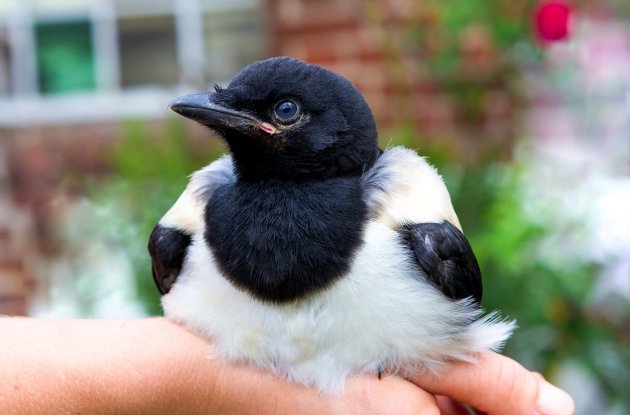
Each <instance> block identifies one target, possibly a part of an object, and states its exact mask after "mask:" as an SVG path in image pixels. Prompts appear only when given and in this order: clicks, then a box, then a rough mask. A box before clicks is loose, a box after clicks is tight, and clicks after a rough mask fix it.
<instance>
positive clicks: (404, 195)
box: [361, 147, 461, 229]
mask: <svg viewBox="0 0 630 415" xmlns="http://www.w3.org/2000/svg"><path fill="white" fill-rule="evenodd" d="M361 183H362V187H363V195H364V196H363V197H364V200H365V203H366V205H367V208H368V211H369V212H370V214H371V216H372V217H373V218H374V219H375V220H378V221H380V222H383V223H385V224H387V225H388V226H389V227H391V228H393V229H396V228H398V227H400V226H403V225H406V224H410V223H425V222H441V221H444V220H446V221H449V222H450V223H452V224H453V225H455V226H456V227H457V228H460V229H461V226H460V224H459V219H458V218H457V215H456V214H455V210H454V209H453V205H452V203H451V197H450V195H449V193H448V190H447V188H446V186H445V185H444V181H443V180H442V177H441V176H440V175H439V174H438V172H437V170H436V169H435V167H433V166H432V165H430V164H429V163H428V162H427V160H426V159H425V158H424V157H420V156H419V155H418V154H417V153H416V152H415V151H413V150H409V149H407V148H404V147H393V148H391V149H388V150H386V151H384V152H383V154H382V155H381V156H380V157H379V158H378V159H377V160H376V162H375V163H374V165H373V166H372V167H371V168H370V169H369V170H368V171H366V172H365V173H364V174H363V176H362V178H361Z"/></svg>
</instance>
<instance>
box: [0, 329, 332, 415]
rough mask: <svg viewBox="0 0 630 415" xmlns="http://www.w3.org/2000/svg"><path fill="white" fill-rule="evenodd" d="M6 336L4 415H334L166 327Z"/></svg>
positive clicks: (303, 392)
mask: <svg viewBox="0 0 630 415" xmlns="http://www.w3.org/2000/svg"><path fill="white" fill-rule="evenodd" d="M0 333H1V335H0V351H1V354H0V413H12V414H21V413H38V412H39V413H90V414H99V413H108V414H112V413H134V414H142V413H151V414H156V413H169V414H177V413H182V414H195V413H204V414H208V413H210V414H211V413H233V414H239V413H283V412H284V413H300V412H299V408H298V407H301V408H309V412H312V413H326V412H329V411H328V409H330V408H327V405H328V404H329V403H330V402H327V401H325V400H323V399H321V397H320V396H319V395H317V394H316V393H314V392H313V391H312V390H309V389H306V388H301V387H296V386H294V385H288V384H286V383H284V382H281V381H278V380H277V379H275V378H273V376H271V375H268V374H264V373H259V372H256V371H253V370H251V369H249V368H240V367H237V366H232V365H226V364H224V363H222V362H221V361H220V360H217V359H214V358H213V357H212V355H211V348H210V347H209V345H208V343H206V342H205V341H203V340H202V339H200V338H198V337H197V336H195V335H193V334H191V333H189V332H187V331H186V330H184V329H182V328H180V327H178V326H176V325H174V324H172V323H170V322H168V321H167V320H165V319H160V318H156V319H144V320H128V321H123V320H119V321H116V320H62V321H49V320H31V319H13V318H2V319H0ZM309 401H310V402H309Z"/></svg>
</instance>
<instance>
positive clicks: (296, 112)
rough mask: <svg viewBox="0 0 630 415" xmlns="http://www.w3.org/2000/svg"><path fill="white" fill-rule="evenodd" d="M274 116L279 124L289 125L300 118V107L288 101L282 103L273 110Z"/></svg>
mask: <svg viewBox="0 0 630 415" xmlns="http://www.w3.org/2000/svg"><path fill="white" fill-rule="evenodd" d="M273 114H274V116H275V118H276V120H277V121H278V122H280V123H282V124H288V123H291V122H293V121H295V120H296V119H297V118H298V117H299V116H300V106H299V105H298V104H297V103H295V102H293V101H291V100H288V99H287V100H284V101H280V102H279V103H278V105H276V108H275V109H274V110H273Z"/></svg>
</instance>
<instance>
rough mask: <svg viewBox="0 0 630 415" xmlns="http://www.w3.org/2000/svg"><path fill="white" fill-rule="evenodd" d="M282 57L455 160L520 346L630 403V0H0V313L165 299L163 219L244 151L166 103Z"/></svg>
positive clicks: (472, 222)
mask: <svg viewBox="0 0 630 415" xmlns="http://www.w3.org/2000/svg"><path fill="white" fill-rule="evenodd" d="M274 55H290V56H294V57H297V58H301V59H304V60H307V61H309V62H312V63H318V64H321V65H323V66H325V67H328V68H330V69H332V70H334V71H336V72H338V73H340V74H342V75H345V76H346V77H348V78H349V79H351V80H352V81H353V82H354V83H355V84H356V85H357V86H358V87H359V88H360V89H361V91H362V92H363V93H364V95H365V97H366V99H367V100H368V102H369V103H370V105H371V106H372V109H373V111H374V114H375V116H376V118H377V120H378V124H379V128H380V133H381V135H380V138H381V145H382V146H383V147H387V146H394V145H405V146H408V147H411V148H413V149H416V150H418V152H419V153H420V154H422V155H424V156H427V157H429V160H430V161H431V162H432V163H433V164H435V165H436V166H438V167H439V168H440V171H441V172H442V174H443V175H444V178H445V180H446V182H447V185H448V187H449V190H450V192H451V194H452V196H453V200H454V203H455V205H456V209H457V211H458V213H459V215H460V219H461V221H462V224H463V226H464V229H465V231H466V233H467V235H468V237H469V239H470V241H471V243H472V246H473V248H474V249H475V252H476V253H477V256H478V259H479V262H480V265H481V268H482V271H483V273H484V300H483V304H484V306H485V307H486V308H487V309H494V308H498V309H501V310H502V312H503V314H504V315H505V316H510V317H512V318H515V319H517V320H518V322H519V326H520V329H519V330H518V331H517V333H516V334H515V336H514V337H513V339H511V340H510V342H509V343H508V345H507V348H506V354H508V355H510V356H513V357H515V358H517V359H518V360H519V361H521V362H522V363H523V364H525V365H526V366H527V367H529V368H530V369H534V370H538V371H541V372H543V373H544V374H545V375H546V376H547V377H549V378H550V379H551V380H552V381H554V382H556V383H558V384H560V385H562V386H563V387H564V388H566V389H568V390H569V391H570V392H571V393H572V395H573V397H574V398H575V400H576V403H577V406H578V413H585V414H586V413H588V414H628V413H630V386H629V385H630V3H628V2H627V1H626V0H598V1H595V0H590V1H589V0H579V1H578V0H573V1H571V0H567V1H551V0H486V1H484V2H479V1H476V0H459V1H457V2H444V1H439V0H423V1H415V0H351V1H341V0H320V1H314V0H178V1H174V0H0V314H8V315H28V316H36V317H139V316H146V315H154V314H160V312H161V310H160V305H159V298H158V295H157V290H156V289H155V287H154V286H153V281H152V278H151V272H150V263H149V257H148V254H147V253H146V242H147V238H148V235H149V233H150V231H151V229H152V227H153V226H154V224H155V223H156V222H157V221H158V220H159V218H160V217H161V215H162V214H163V213H164V212H166V210H168V208H169V207H170V206H171V204H172V203H173V202H174V201H175V199H176V198H177V196H178V195H179V194H180V193H181V192H182V190H183V188H184V187H185V185H186V182H187V176H188V175H189V174H191V173H192V172H193V171H195V170H196V169H198V168H200V167H201V166H203V165H205V164H207V163H209V162H210V161H212V160H213V159H214V158H216V157H217V156H218V155H220V154H221V153H222V152H224V151H225V148H224V146H223V145H222V143H221V142H219V141H218V140H217V139H216V138H214V137H211V136H210V134H209V132H208V131H207V130H204V129H203V128H201V127H198V126H197V125H194V123H192V122H186V121H185V120H183V119H178V118H176V117H175V116H174V115H173V114H170V113H169V111H168V110H167V107H166V105H167V103H168V102H169V101H170V100H171V99H172V98H174V97H176V96H178V95H179V94H183V93H189V92H200V91H205V90H208V89H210V85H212V84H213V83H219V84H225V83H227V82H229V80H230V78H231V77H232V76H233V75H234V74H235V73H236V72H237V71H238V70H239V69H240V68H241V67H242V66H244V65H246V64H248V63H250V62H252V61H254V60H257V59H261V58H265V57H269V56H274Z"/></svg>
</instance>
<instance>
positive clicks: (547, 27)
mask: <svg viewBox="0 0 630 415" xmlns="http://www.w3.org/2000/svg"><path fill="white" fill-rule="evenodd" d="M535 16H536V32H537V34H538V37H539V38H540V39H541V40H542V41H543V42H557V41H560V40H565V39H567V38H568V37H569V18H570V16H571V7H570V6H569V5H568V4H567V3H566V2H564V1H558V0H555V1H554V0H550V1H549V0H544V1H542V2H541V3H540V4H539V5H538V7H537V8H536V11H535Z"/></svg>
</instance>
